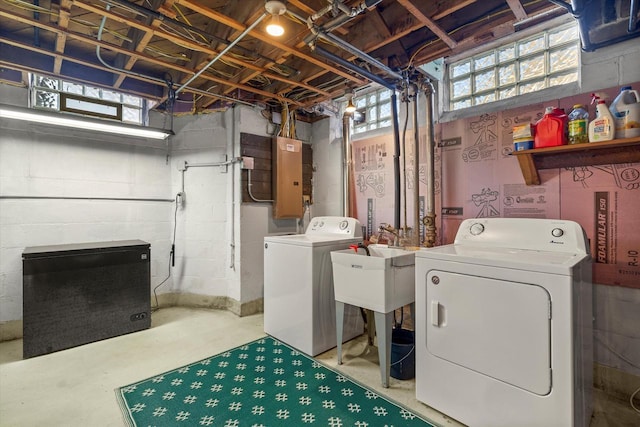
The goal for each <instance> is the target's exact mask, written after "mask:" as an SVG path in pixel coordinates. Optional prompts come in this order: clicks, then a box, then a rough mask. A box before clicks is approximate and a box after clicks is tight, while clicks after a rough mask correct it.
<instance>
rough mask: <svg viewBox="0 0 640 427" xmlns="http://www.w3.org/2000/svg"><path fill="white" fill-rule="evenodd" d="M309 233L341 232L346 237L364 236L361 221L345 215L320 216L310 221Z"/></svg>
mask: <svg viewBox="0 0 640 427" xmlns="http://www.w3.org/2000/svg"><path fill="white" fill-rule="evenodd" d="M305 234H307V235H325V234H340V235H343V236H344V237H345V238H346V237H362V227H361V226H360V221H358V220H357V219H355V218H350V217H345V216H318V217H315V218H313V219H312V220H311V222H309V226H308V227H307V231H306V232H305Z"/></svg>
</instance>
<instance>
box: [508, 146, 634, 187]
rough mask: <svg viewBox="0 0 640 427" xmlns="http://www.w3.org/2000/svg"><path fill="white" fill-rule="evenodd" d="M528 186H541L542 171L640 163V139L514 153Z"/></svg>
mask: <svg viewBox="0 0 640 427" xmlns="http://www.w3.org/2000/svg"><path fill="white" fill-rule="evenodd" d="M511 154H512V155H514V156H516V157H517V158H518V163H519V164H520V169H521V170H522V176H523V177H524V181H525V183H526V184H527V185H540V175H539V174H538V171H539V170H540V169H556V168H568V167H576V166H593V165H608V164H614V163H635V162H640V137H636V138H626V139H614V140H612V141H605V142H590V143H587V144H575V145H560V146H557V147H546V148H537V149H533V150H522V151H514V152H513V153H511Z"/></svg>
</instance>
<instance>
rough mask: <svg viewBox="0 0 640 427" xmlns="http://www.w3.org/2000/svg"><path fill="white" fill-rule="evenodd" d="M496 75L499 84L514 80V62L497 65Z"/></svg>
mask: <svg viewBox="0 0 640 427" xmlns="http://www.w3.org/2000/svg"><path fill="white" fill-rule="evenodd" d="M498 76H499V79H500V80H499V84H500V86H505V85H508V84H511V83H515V82H516V66H515V64H509V65H504V66H501V67H498Z"/></svg>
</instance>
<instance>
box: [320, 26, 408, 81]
mask: <svg viewBox="0 0 640 427" xmlns="http://www.w3.org/2000/svg"><path fill="white" fill-rule="evenodd" d="M318 37H321V38H323V39H325V40H327V41H330V42H331V43H334V44H336V45H337V46H338V47H340V48H342V49H343V50H345V51H347V52H349V53H350V54H352V55H354V56H356V57H357V58H359V59H361V60H363V61H364V62H366V63H368V64H369V65H372V66H374V67H376V68H377V69H379V70H381V71H384V72H385V74H387V75H388V76H390V77H392V78H394V79H396V80H402V75H401V74H400V73H397V72H395V71H393V70H392V69H391V68H389V67H387V66H386V65H385V64H383V63H382V62H380V61H378V60H377V59H375V58H374V57H372V56H370V55H367V54H366V53H364V52H362V51H361V50H359V49H358V48H356V47H355V46H352V45H350V44H349V43H347V42H346V41H344V40H342V39H341V38H339V37H336V36H335V35H333V34H331V33H326V32H323V31H321V32H319V33H318Z"/></svg>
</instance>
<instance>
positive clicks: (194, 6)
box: [176, 0, 363, 84]
mask: <svg viewBox="0 0 640 427" xmlns="http://www.w3.org/2000/svg"><path fill="white" fill-rule="evenodd" d="M176 3H178V4H181V5H183V6H185V7H188V8H189V9H191V10H193V11H194V12H197V13H199V14H201V15H204V16H206V17H207V18H210V19H213V20H215V21H218V22H220V23H222V24H225V25H227V26H229V27H231V28H233V29H235V30H239V31H244V30H245V29H246V28H247V26H246V25H244V24H242V23H240V22H238V21H236V20H234V19H232V18H230V17H228V16H225V15H223V14H221V13H219V12H216V11H214V10H212V9H209V8H208V7H206V6H202V5H200V4H198V3H195V2H194V1H192V0H176ZM249 34H250V35H251V36H253V37H255V38H257V39H258V40H262V41H263V42H265V43H267V44H270V45H271V46H273V47H276V48H278V49H280V50H282V51H284V52H287V53H289V54H291V55H294V56H297V57H298V58H301V59H304V60H305V61H307V62H310V63H312V64H314V65H316V66H317V67H320V68H324V69H326V70H328V71H331V72H332V73H335V74H338V75H340V76H342V77H344V78H345V79H348V80H351V81H352V82H354V83H357V84H362V83H363V81H362V80H360V79H358V78H356V77H354V76H352V75H351V74H349V73H346V72H344V71H342V70H340V69H338V68H334V67H329V66H328V65H327V64H325V63H324V62H322V61H320V60H319V59H316V58H314V57H313V56H310V55H307V54H306V53H303V52H301V51H299V50H298V49H295V48H293V47H291V46H288V45H286V44H284V43H281V42H279V41H277V40H274V39H273V37H271V36H269V35H267V34H265V33H263V32H262V31H258V30H255V29H254V30H251V31H250V32H249Z"/></svg>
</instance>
